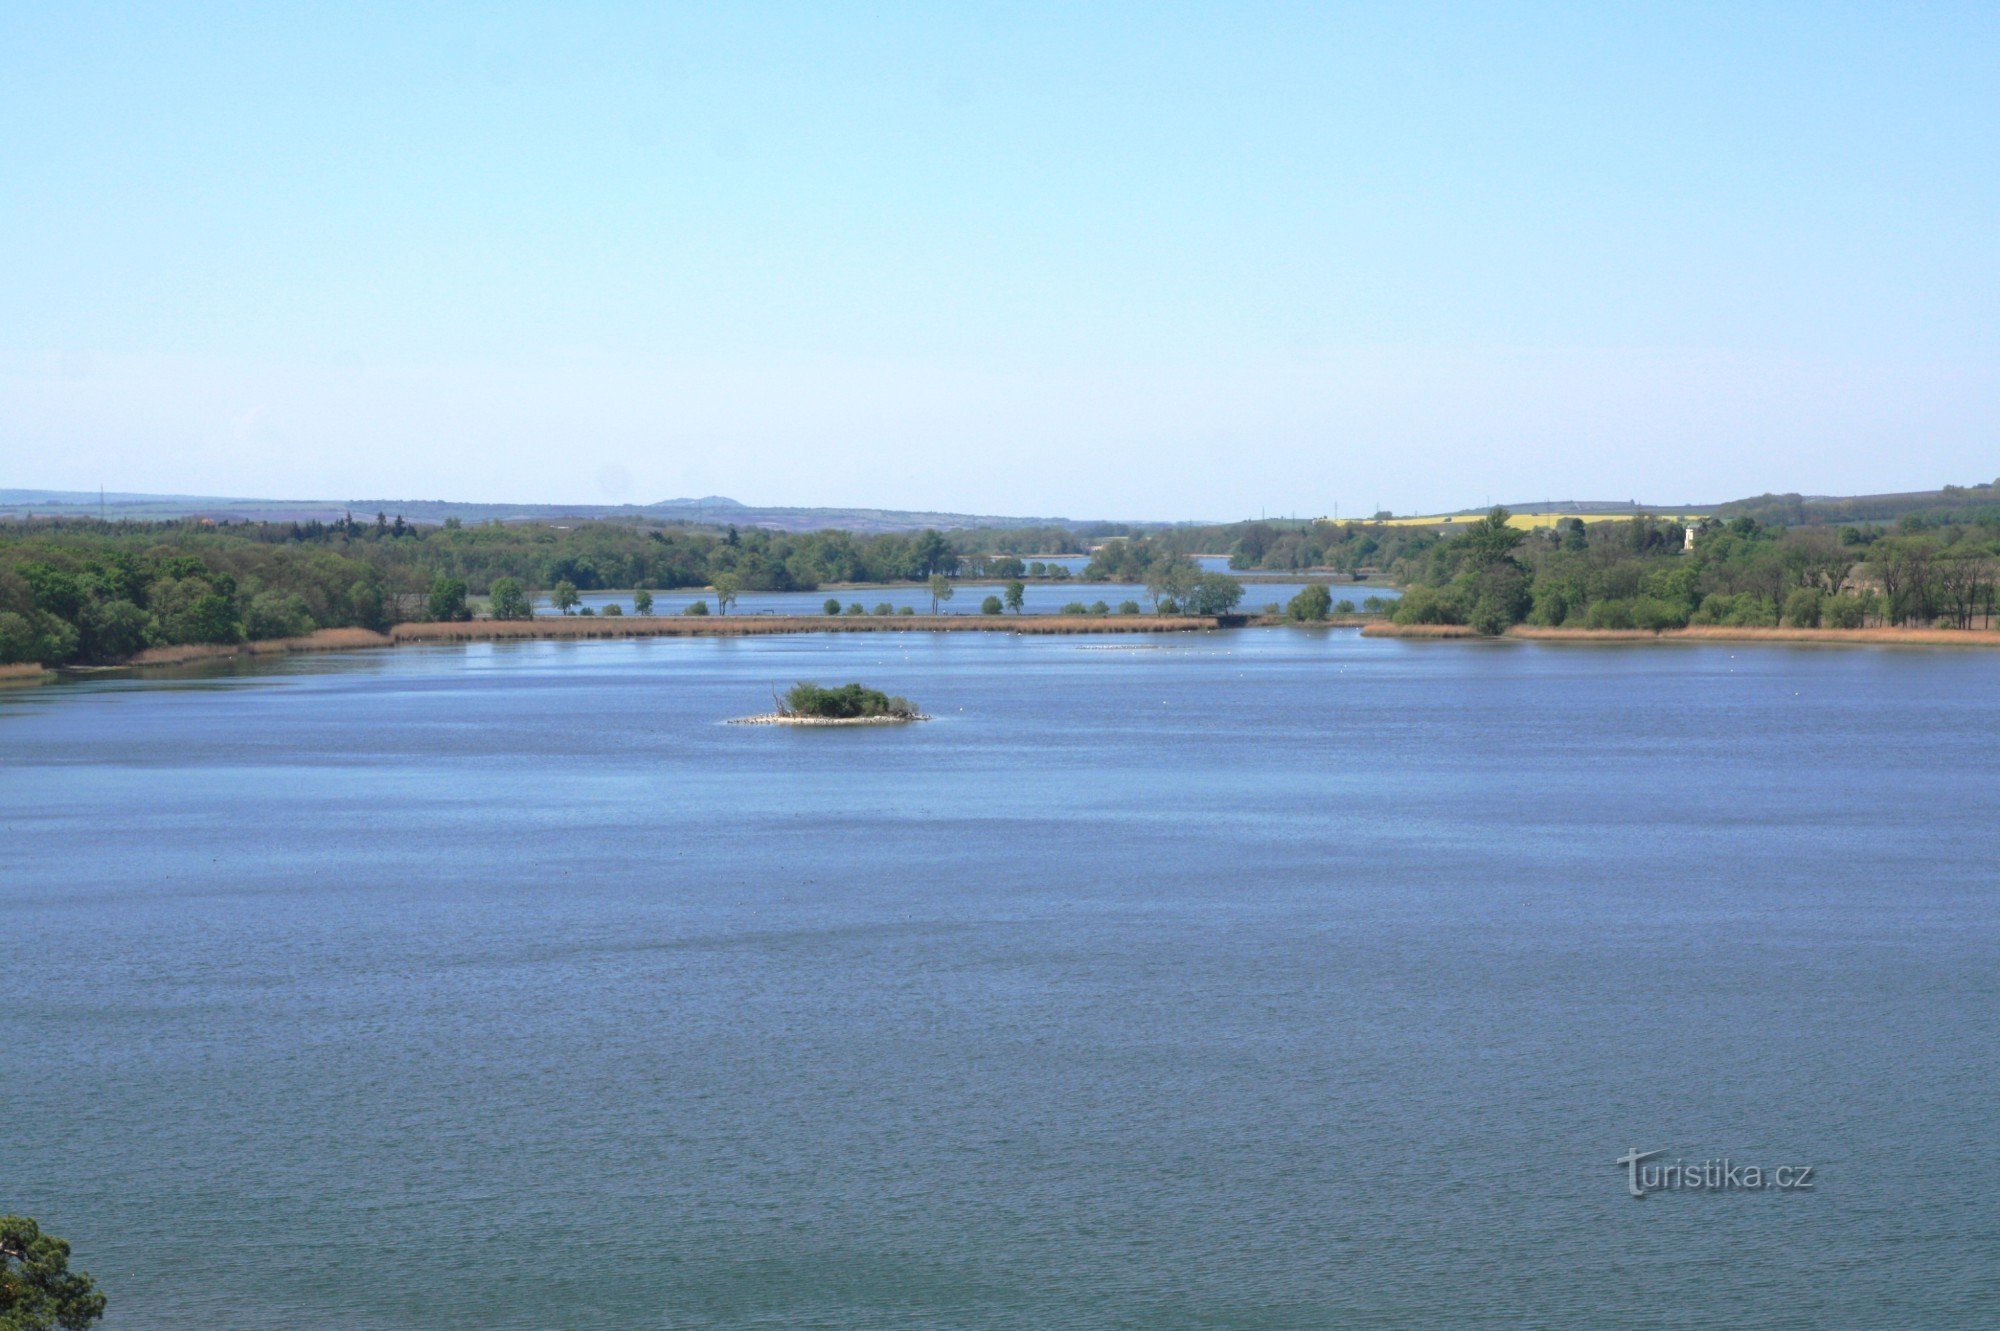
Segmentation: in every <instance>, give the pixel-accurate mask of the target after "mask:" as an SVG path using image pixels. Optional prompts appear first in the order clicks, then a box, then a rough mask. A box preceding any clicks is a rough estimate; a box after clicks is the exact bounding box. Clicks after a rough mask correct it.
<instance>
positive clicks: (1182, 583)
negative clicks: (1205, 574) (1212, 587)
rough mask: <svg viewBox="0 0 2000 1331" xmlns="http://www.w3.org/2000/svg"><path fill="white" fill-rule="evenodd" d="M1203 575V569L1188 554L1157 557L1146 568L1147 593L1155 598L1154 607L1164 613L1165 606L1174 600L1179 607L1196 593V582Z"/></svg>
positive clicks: (1156, 610)
mask: <svg viewBox="0 0 2000 1331" xmlns="http://www.w3.org/2000/svg"><path fill="white" fill-rule="evenodd" d="M1200 577H1201V570H1200V569H1199V568H1198V567H1196V565H1195V562H1194V561H1193V560H1192V559H1189V558H1188V557H1187V556H1186V555H1184V554H1180V553H1177V552H1176V553H1170V554H1165V555H1162V556H1160V557H1159V558H1158V559H1155V560H1154V561H1153V562H1152V564H1151V565H1150V566H1149V567H1148V568H1147V570H1146V595H1148V596H1150V597H1152V598H1153V609H1154V611H1155V612H1156V613H1164V612H1163V607H1164V606H1165V605H1166V603H1167V602H1169V601H1172V602H1173V603H1174V605H1175V608H1176V609H1178V608H1179V607H1180V605H1181V603H1182V602H1185V601H1186V600H1187V599H1188V598H1189V597H1190V596H1191V595H1193V593H1194V588H1195V583H1196V582H1197V581H1199V579H1200Z"/></svg>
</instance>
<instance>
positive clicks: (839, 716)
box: [730, 680, 930, 726]
mask: <svg viewBox="0 0 2000 1331" xmlns="http://www.w3.org/2000/svg"><path fill="white" fill-rule="evenodd" d="M776 701H777V704H778V710H777V711H775V712H766V713H765V714H764V715H762V716H740V717H737V718H736V719H735V720H734V721H732V722H730V724H731V725H739V726H892V725H901V724H903V723H904V722H906V721H928V720H930V718H929V717H928V716H925V715H924V714H923V713H922V712H919V711H918V710H917V709H916V705H915V704H914V703H912V702H911V701H910V700H909V699H908V698H902V697H892V696H891V695H889V694H887V693H884V692H882V691H881V690H880V689H871V688H869V687H867V686H866V685H863V684H843V685H841V686H840V687H839V688H835V689H828V688H821V687H820V686H819V685H818V684H814V683H810V682H807V681H803V680H802V681H800V682H799V683H797V684H794V685H792V687H791V688H790V689H788V690H786V691H785V694H784V696H783V697H781V698H777V699H776Z"/></svg>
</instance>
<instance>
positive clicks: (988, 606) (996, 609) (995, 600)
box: [979, 596, 1007, 615]
mask: <svg viewBox="0 0 2000 1331" xmlns="http://www.w3.org/2000/svg"><path fill="white" fill-rule="evenodd" d="M1006 608H1007V607H1006V606H1005V605H1004V604H1002V603H1001V600H1000V598H999V597H997V596H989V597H987V598H986V599H985V600H983V601H981V602H980V603H979V613H980V614H982V615H997V614H1000V613H1001V612H1002V611H1004V610H1005V609H1006Z"/></svg>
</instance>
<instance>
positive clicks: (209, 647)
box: [124, 629, 394, 666]
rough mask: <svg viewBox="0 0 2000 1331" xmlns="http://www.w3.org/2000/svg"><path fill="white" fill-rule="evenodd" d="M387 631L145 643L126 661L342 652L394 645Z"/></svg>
mask: <svg viewBox="0 0 2000 1331" xmlns="http://www.w3.org/2000/svg"><path fill="white" fill-rule="evenodd" d="M393 642H394V639H392V638H391V637H390V636H389V635H388V634H386V633H377V632H375V631H374V630H373V629H316V630H314V631H313V632H311V633H308V634H306V635H304V636H303V637H298V638H265V639H263V640H261V641H259V642H189V643H181V644H180V645H178V646H174V647H148V648H147V649H146V650H145V651H143V652H140V653H139V654H138V655H137V656H135V657H133V658H132V659H131V660H129V661H126V662H125V663H124V664H126V665H134V666H165V665H186V664H188V663H189V662H191V661H213V660H217V659H221V658H224V657H231V656H283V655H285V654H286V653H287V652H345V651H356V650H359V649H360V648H364V647H388V646H391V645H393Z"/></svg>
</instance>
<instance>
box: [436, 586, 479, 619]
mask: <svg viewBox="0 0 2000 1331" xmlns="http://www.w3.org/2000/svg"><path fill="white" fill-rule="evenodd" d="M430 612H431V622H432V623H434V624H437V623H443V622H444V621H446V620H450V619H471V618H472V611H471V609H470V608H469V607H468V606H467V604H466V599H465V579H464V578H454V577H452V576H450V575H449V574H444V573H440V574H438V575H437V577H435V578H433V579H431V595H430Z"/></svg>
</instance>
